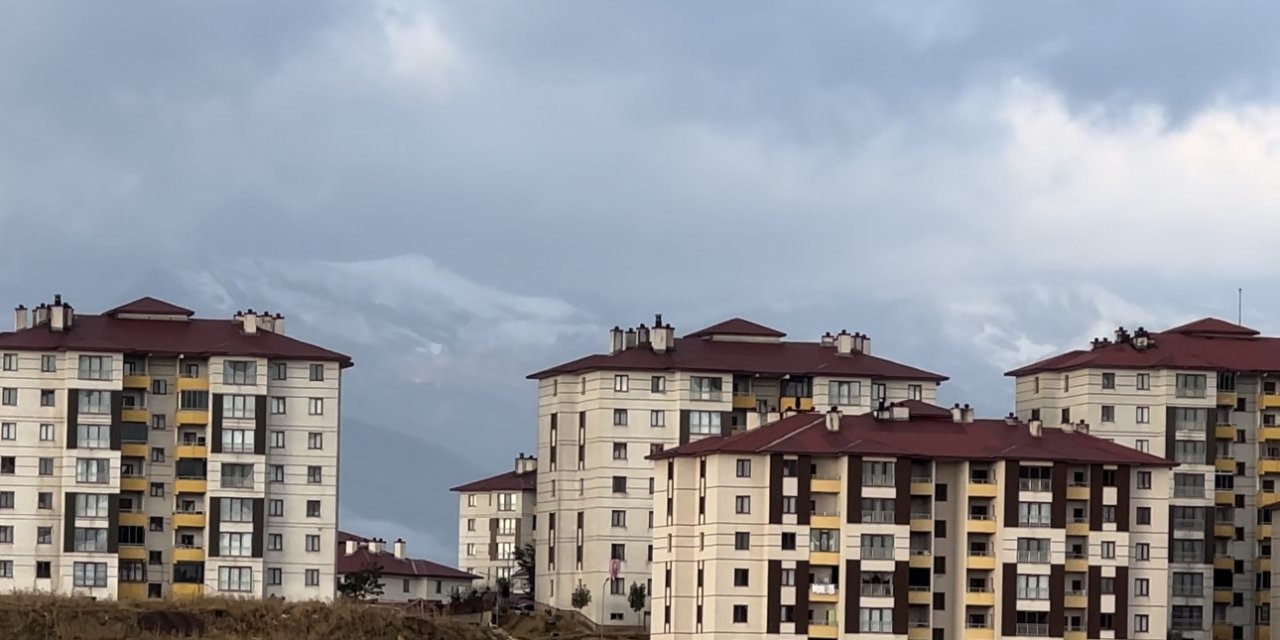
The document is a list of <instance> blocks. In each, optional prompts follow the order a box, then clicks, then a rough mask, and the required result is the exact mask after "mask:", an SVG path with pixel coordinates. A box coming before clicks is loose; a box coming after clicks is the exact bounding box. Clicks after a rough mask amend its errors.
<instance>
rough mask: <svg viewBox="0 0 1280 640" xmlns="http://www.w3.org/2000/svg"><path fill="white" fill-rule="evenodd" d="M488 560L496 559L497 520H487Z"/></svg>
mask: <svg viewBox="0 0 1280 640" xmlns="http://www.w3.org/2000/svg"><path fill="white" fill-rule="evenodd" d="M489 559H490V560H497V559H498V519H497V518H489Z"/></svg>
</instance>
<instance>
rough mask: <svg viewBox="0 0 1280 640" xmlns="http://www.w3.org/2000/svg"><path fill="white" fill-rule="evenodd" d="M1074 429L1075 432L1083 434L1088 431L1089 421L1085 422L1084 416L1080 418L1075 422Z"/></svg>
mask: <svg viewBox="0 0 1280 640" xmlns="http://www.w3.org/2000/svg"><path fill="white" fill-rule="evenodd" d="M1074 431H1075V432H1076V433H1085V434H1087V433H1089V423H1088V422H1085V421H1084V418H1080V422H1077V423H1076V424H1075V429H1074Z"/></svg>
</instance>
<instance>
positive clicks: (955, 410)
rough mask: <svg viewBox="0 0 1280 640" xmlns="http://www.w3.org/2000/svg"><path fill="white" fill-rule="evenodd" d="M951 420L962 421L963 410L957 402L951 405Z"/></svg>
mask: <svg viewBox="0 0 1280 640" xmlns="http://www.w3.org/2000/svg"><path fill="white" fill-rule="evenodd" d="M951 421H952V422H964V410H963V409H961V408H960V403H959V402H957V403H955V404H954V405H952V406H951Z"/></svg>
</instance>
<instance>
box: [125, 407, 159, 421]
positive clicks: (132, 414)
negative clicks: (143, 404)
mask: <svg viewBox="0 0 1280 640" xmlns="http://www.w3.org/2000/svg"><path fill="white" fill-rule="evenodd" d="M120 420H121V421H123V422H149V421H150V420H151V412H150V411H147V410H146V409H121V410H120Z"/></svg>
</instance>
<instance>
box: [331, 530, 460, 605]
mask: <svg viewBox="0 0 1280 640" xmlns="http://www.w3.org/2000/svg"><path fill="white" fill-rule="evenodd" d="M335 566H336V567H337V572H338V581H339V582H341V581H342V579H343V578H344V577H345V576H347V575H348V574H352V573H357V572H360V571H365V570H367V569H369V568H370V567H377V568H378V572H379V575H380V576H381V580H382V594H381V595H379V596H376V597H374V598H373V599H374V600H376V601H378V602H417V601H423V600H425V601H428V602H442V603H443V602H449V600H450V598H452V597H453V595H454V594H455V593H459V594H461V593H467V592H469V591H470V590H471V589H472V588H473V587H474V584H475V582H476V581H477V580H479V579H480V576H476V575H472V574H470V573H467V572H465V571H459V570H458V569H455V568H453V567H447V566H445V565H442V564H438V563H435V562H432V561H430V560H422V559H420V558H410V557H409V550H408V545H407V544H406V543H405V541H404V540H396V541H395V542H393V543H391V547H390V548H388V547H387V541H386V540H383V539H382V538H365V537H363V536H358V535H355V534H352V533H347V532H346V531H339V532H338V553H337V560H336V562H335Z"/></svg>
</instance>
